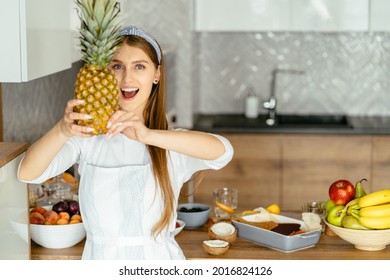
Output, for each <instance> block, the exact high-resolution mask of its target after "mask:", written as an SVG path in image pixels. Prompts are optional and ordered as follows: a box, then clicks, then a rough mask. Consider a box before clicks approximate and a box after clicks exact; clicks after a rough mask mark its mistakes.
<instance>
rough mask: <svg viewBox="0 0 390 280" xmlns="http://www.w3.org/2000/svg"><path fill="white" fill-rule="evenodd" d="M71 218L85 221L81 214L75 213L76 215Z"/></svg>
mask: <svg viewBox="0 0 390 280" xmlns="http://www.w3.org/2000/svg"><path fill="white" fill-rule="evenodd" d="M70 220H78V221H79V222H82V221H83V219H82V218H81V215H79V214H74V215H73V216H72V217H71V218H70Z"/></svg>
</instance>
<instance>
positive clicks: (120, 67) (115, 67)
mask: <svg viewBox="0 0 390 280" xmlns="http://www.w3.org/2000/svg"><path fill="white" fill-rule="evenodd" d="M111 68H112V69H114V70H120V69H122V68H123V67H122V65H120V64H114V65H112V66H111Z"/></svg>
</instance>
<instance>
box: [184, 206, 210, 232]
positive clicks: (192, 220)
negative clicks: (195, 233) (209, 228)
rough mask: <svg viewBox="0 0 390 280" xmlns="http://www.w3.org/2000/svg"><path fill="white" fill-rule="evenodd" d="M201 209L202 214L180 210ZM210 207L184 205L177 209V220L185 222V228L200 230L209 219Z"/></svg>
mask: <svg viewBox="0 0 390 280" xmlns="http://www.w3.org/2000/svg"><path fill="white" fill-rule="evenodd" d="M182 207H184V208H187V209H192V208H200V209H202V211H200V212H181V211H180V209H181V208H182ZM209 214H210V206H208V205H207V204H202V203H182V204H179V205H178V208H177V218H178V219H180V220H182V221H184V223H185V226H184V228H199V227H201V226H203V225H204V224H205V223H206V222H207V221H208V219H209Z"/></svg>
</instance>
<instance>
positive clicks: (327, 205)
mask: <svg viewBox="0 0 390 280" xmlns="http://www.w3.org/2000/svg"><path fill="white" fill-rule="evenodd" d="M335 206H336V203H334V202H333V200H331V199H328V200H327V201H326V202H325V211H326V213H329V212H330V210H331V209H332V208H333V207H335Z"/></svg>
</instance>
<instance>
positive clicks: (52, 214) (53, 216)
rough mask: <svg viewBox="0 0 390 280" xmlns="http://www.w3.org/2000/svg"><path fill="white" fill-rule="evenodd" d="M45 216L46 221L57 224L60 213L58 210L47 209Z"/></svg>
mask: <svg viewBox="0 0 390 280" xmlns="http://www.w3.org/2000/svg"><path fill="white" fill-rule="evenodd" d="M43 217H45V221H46V222H49V223H51V224H52V225H55V224H56V222H57V220H58V214H57V212H56V211H53V210H50V211H47V212H46V213H45V214H44V215H43Z"/></svg>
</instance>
